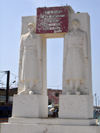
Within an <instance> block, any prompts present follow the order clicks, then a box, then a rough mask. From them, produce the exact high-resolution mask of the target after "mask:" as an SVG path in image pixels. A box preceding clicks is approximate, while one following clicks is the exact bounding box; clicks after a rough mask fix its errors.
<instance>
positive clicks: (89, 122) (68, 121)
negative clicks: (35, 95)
mask: <svg viewBox="0 0 100 133" xmlns="http://www.w3.org/2000/svg"><path fill="white" fill-rule="evenodd" d="M19 121H20V123H21V124H23V123H24V124H48V125H66V126H68V125H70V126H71V125H74V126H90V125H96V119H59V118H18V117H12V118H10V119H9V123H19Z"/></svg>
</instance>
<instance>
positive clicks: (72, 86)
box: [70, 80, 74, 90]
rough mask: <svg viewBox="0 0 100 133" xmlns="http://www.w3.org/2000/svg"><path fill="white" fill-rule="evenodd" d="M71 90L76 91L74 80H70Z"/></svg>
mask: <svg viewBox="0 0 100 133" xmlns="http://www.w3.org/2000/svg"><path fill="white" fill-rule="evenodd" d="M70 90H74V80H70Z"/></svg>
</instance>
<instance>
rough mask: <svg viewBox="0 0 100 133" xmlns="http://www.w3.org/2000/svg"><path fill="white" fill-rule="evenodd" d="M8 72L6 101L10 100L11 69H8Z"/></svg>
mask: <svg viewBox="0 0 100 133" xmlns="http://www.w3.org/2000/svg"><path fill="white" fill-rule="evenodd" d="M6 73H7V84H6V103H8V100H9V80H10V71H6Z"/></svg>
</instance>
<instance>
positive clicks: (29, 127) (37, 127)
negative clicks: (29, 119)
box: [1, 123, 100, 133]
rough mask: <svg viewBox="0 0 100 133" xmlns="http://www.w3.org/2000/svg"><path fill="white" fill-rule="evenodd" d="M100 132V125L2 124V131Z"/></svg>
mask: <svg viewBox="0 0 100 133" xmlns="http://www.w3.org/2000/svg"><path fill="white" fill-rule="evenodd" d="M8 131H9V133H61V132H62V133H100V126H74V125H71V126H69V125H67V126H66V125H56V124H54V125H50V124H24V123H23V124H20V123H9V124H2V128H1V133H8Z"/></svg>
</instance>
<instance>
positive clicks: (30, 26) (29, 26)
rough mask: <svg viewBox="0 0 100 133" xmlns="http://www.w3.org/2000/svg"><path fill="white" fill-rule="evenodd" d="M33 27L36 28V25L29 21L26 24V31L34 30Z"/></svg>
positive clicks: (31, 31)
mask: <svg viewBox="0 0 100 133" xmlns="http://www.w3.org/2000/svg"><path fill="white" fill-rule="evenodd" d="M35 28H36V26H35V24H34V23H32V22H30V23H29V24H28V31H29V32H30V33H33V32H35Z"/></svg>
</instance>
